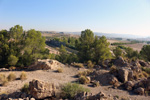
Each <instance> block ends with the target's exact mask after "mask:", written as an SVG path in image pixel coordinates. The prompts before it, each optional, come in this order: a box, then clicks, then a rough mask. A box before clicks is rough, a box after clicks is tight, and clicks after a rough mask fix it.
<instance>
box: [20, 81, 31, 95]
mask: <svg viewBox="0 0 150 100" xmlns="http://www.w3.org/2000/svg"><path fill="white" fill-rule="evenodd" d="M21 92H25V93H27V94H29V93H30V92H29V84H27V83H25V84H24V86H23V87H22V89H21Z"/></svg>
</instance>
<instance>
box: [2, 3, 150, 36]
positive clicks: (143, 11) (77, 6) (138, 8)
mask: <svg viewBox="0 0 150 100" xmlns="http://www.w3.org/2000/svg"><path fill="white" fill-rule="evenodd" d="M18 24H19V25H21V26H23V29H24V30H29V29H36V30H40V31H61V32H62V31H63V32H80V31H83V30H85V29H91V30H92V31H93V32H102V33H121V34H134V35H140V36H150V0H0V30H2V29H7V30H9V29H10V28H11V27H13V26H14V25H18Z"/></svg>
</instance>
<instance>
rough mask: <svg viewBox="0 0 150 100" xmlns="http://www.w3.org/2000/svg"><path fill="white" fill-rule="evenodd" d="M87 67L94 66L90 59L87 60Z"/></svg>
mask: <svg viewBox="0 0 150 100" xmlns="http://www.w3.org/2000/svg"><path fill="white" fill-rule="evenodd" d="M87 67H88V68H93V67H94V64H93V63H92V61H91V60H89V61H88V62H87Z"/></svg>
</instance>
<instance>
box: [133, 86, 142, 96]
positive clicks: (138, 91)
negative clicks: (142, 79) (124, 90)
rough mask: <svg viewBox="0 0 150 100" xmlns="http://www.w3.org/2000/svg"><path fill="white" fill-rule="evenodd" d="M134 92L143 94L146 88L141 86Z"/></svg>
mask: <svg viewBox="0 0 150 100" xmlns="http://www.w3.org/2000/svg"><path fill="white" fill-rule="evenodd" d="M134 92H135V93H137V94H140V95H143V94H144V88H142V87H139V88H137V89H135V90H134Z"/></svg>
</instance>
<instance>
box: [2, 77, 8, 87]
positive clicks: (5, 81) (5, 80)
mask: <svg viewBox="0 0 150 100" xmlns="http://www.w3.org/2000/svg"><path fill="white" fill-rule="evenodd" d="M7 85H8V80H7V79H6V78H5V79H4V80H3V82H2V86H7Z"/></svg>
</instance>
